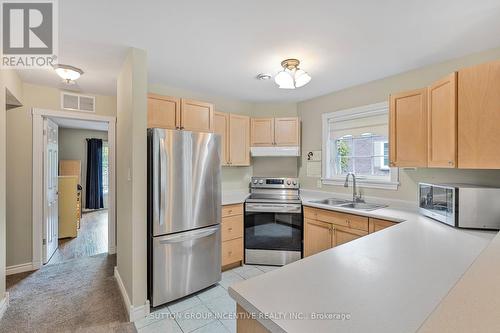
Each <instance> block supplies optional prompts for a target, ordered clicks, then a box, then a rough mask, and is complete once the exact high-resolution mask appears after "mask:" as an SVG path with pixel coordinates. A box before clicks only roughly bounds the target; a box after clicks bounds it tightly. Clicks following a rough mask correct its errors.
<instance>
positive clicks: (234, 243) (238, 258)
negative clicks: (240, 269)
mask: <svg viewBox="0 0 500 333" xmlns="http://www.w3.org/2000/svg"><path fill="white" fill-rule="evenodd" d="M221 241H222V246H221V252H222V253H221V260H222V269H223V270H224V269H226V268H231V267H234V266H238V265H241V264H242V263H243V204H236V205H225V206H222V223H221Z"/></svg>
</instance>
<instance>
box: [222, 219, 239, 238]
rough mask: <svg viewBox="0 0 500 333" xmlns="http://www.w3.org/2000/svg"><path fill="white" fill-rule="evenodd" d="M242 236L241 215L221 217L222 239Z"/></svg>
mask: <svg viewBox="0 0 500 333" xmlns="http://www.w3.org/2000/svg"><path fill="white" fill-rule="evenodd" d="M242 237H243V215H235V216H227V217H223V218H222V241H223V242H225V241H228V240H231V239H236V238H242Z"/></svg>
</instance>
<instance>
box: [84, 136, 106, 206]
mask: <svg viewBox="0 0 500 333" xmlns="http://www.w3.org/2000/svg"><path fill="white" fill-rule="evenodd" d="M86 185H87V187H86V192H85V193H86V194H85V208H87V209H100V208H104V200H103V195H102V140H101V139H87V184H86Z"/></svg>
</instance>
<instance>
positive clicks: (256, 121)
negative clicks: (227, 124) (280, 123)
mask: <svg viewBox="0 0 500 333" xmlns="http://www.w3.org/2000/svg"><path fill="white" fill-rule="evenodd" d="M250 133H251V139H250V141H251V145H252V147H259V146H264V147H267V146H273V145H274V118H252V120H251V130H250Z"/></svg>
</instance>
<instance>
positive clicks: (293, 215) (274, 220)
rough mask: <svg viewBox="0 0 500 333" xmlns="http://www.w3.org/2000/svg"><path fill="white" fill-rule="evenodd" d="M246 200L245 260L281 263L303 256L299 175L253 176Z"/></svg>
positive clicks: (271, 263)
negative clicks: (294, 176) (296, 176)
mask: <svg viewBox="0 0 500 333" xmlns="http://www.w3.org/2000/svg"><path fill="white" fill-rule="evenodd" d="M250 188H251V191H250V193H251V194H250V197H249V198H248V199H247V200H246V202H245V263H247V264H256V265H276V266H281V265H285V264H288V263H290V262H293V261H296V260H299V259H300V258H302V239H303V237H302V236H303V230H304V228H303V220H302V204H301V201H300V197H299V182H298V179H297V178H266V177H252V182H251V184H250Z"/></svg>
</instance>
